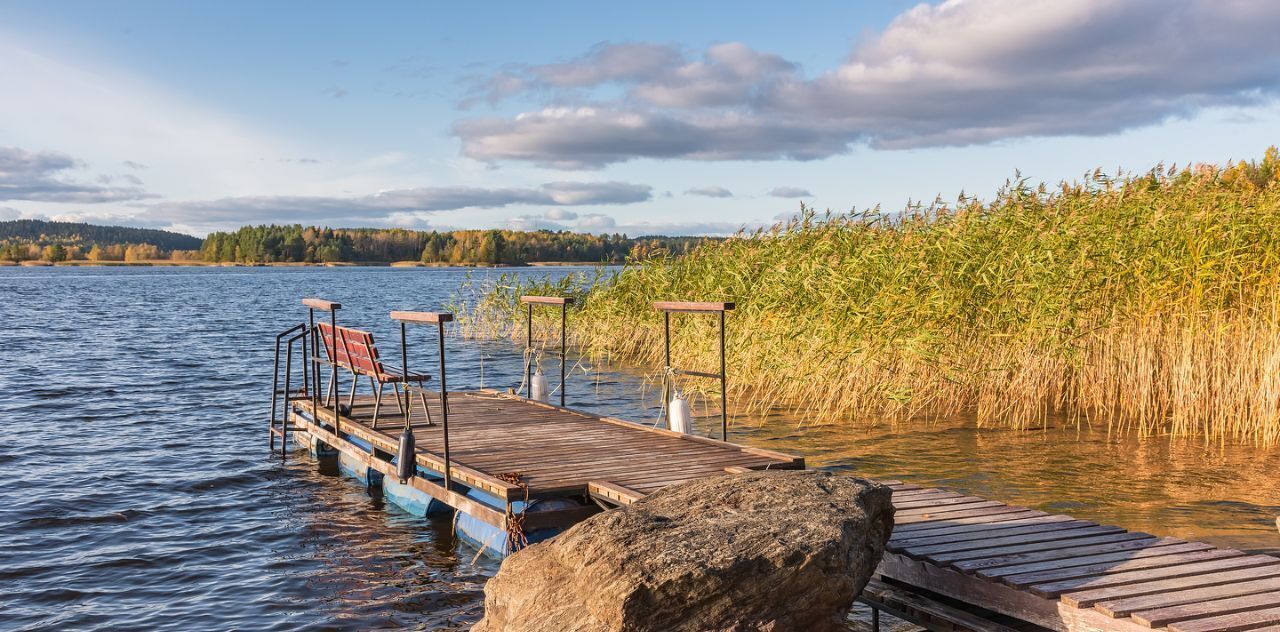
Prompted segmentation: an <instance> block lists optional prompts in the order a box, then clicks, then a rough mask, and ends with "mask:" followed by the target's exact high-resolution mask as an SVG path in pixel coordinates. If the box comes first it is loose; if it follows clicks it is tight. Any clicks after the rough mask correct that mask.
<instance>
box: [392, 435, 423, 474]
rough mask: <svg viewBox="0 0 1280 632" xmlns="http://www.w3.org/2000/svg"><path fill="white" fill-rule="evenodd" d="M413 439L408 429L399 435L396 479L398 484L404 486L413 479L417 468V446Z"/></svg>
mask: <svg viewBox="0 0 1280 632" xmlns="http://www.w3.org/2000/svg"><path fill="white" fill-rule="evenodd" d="M415 443H416V441H415V440H414V438H413V431H411V430H409V428H408V427H406V428H405V429H404V431H403V432H401V433H400V449H399V450H396V478H398V479H400V483H401V484H404V483H405V482H406V481H408V480H409V479H411V478H413V475H414V474H415V473H416V471H415V470H417V468H418V457H417V455H416V454H415V452H417V449H416V448H417V446H416V445H414V444H415Z"/></svg>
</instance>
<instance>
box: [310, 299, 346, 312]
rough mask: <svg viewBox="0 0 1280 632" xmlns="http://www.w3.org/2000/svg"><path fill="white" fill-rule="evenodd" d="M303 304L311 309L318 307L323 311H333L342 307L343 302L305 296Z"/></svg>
mask: <svg viewBox="0 0 1280 632" xmlns="http://www.w3.org/2000/svg"><path fill="white" fill-rule="evenodd" d="M302 304H303V305H306V306H307V307H308V308H310V309H318V310H320V311H322V312H332V311H336V310H339V309H342V303H338V302H335V301H326V300H324V299H322V298H304V299H302Z"/></svg>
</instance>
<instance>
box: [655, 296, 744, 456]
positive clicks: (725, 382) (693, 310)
mask: <svg viewBox="0 0 1280 632" xmlns="http://www.w3.org/2000/svg"><path fill="white" fill-rule="evenodd" d="M653 307H654V309H657V310H659V311H661V312H662V345H663V355H662V358H663V362H664V367H663V368H664V370H666V371H667V372H669V373H673V374H676V375H688V376H690V377H703V378H709V379H719V380H720V440H721V441H728V440H729V376H728V372H727V370H726V367H725V313H726V312H729V311H732V310H733V308H734V304H733V303H694V302H685V301H656V302H654V304H653ZM673 313H683V314H717V315H718V316H719V317H720V331H719V334H720V372H719V373H706V372H702V371H685V370H682V369H677V368H675V367H673V366H671V314H673ZM669 401H671V384H670V381H669V380H664V381H663V389H662V405H663V406H664V407H665V406H666V405H667V402H669Z"/></svg>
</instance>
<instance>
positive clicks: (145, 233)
mask: <svg viewBox="0 0 1280 632" xmlns="http://www.w3.org/2000/svg"><path fill="white" fill-rule="evenodd" d="M201 243H202V242H201V240H200V239H199V238H198V237H192V236H191V235H184V234H182V233H175V232H171V231H167V230H156V229H152V228H130V227H127V226H97V225H94V224H84V223H80V222H49V221H44V220H36V219H19V220H11V221H5V222H0V260H9V261H28V260H31V261H37V260H43V261H50V262H55V263H56V262H58V261H74V260H87V261H147V260H152V259H195V258H196V256H197V254H198V250H199V248H200V244H201Z"/></svg>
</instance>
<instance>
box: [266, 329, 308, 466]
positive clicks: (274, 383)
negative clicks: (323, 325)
mask: <svg viewBox="0 0 1280 632" xmlns="http://www.w3.org/2000/svg"><path fill="white" fill-rule="evenodd" d="M310 334H311V331H310V329H308V327H307V325H306V323H298V324H297V325H294V326H292V327H290V328H288V329H286V330H284V331H282V332H280V333H278V334H276V346H275V365H274V368H273V369H272V372H271V415H270V417H269V419H268V424H269V427H268V435H269V442H268V446H269V447H270V449H271V451H272V452H274V451H275V449H276V436H277V435H278V436H279V437H280V461H281V462H284V460H285V458H286V457H287V456H288V454H289V431H291V430H298V428H297V427H295V426H290V425H289V410H290V404H291V402H292V401H293V400H294V399H297V398H305V397H307V396H308V393H310V392H311V381H310V379H309V378H308V374H309V373H311V371H309V370H308V369H307V365H306V364H304V363H299V364H298V366H299V367H301V368H302V390H300V391H297V392H293V391H291V390H290V389H289V384H290V381H291V380H292V378H293V373H294V368H293V367H294V364H293V350H294V343H296V342H298V341H299V340H301V341H302V347H301V353H302V355H301V357H302V358H303V359H305V358H307V357H308V356H307V338H308V337H309V336H310ZM282 347H283V348H284V351H285V359H284V371H283V373H284V386H283V388H281V384H280V381H281V380H280V375H281V370H280V368H281V367H280V351H281V348H282ZM281 395H283V396H284V397H283V398H281V397H280V396H281ZM277 405H279V408H280V410H279V413H280V414H279V416H277V414H276V413H277ZM277 420H278V421H279V423H276V422H277Z"/></svg>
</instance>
